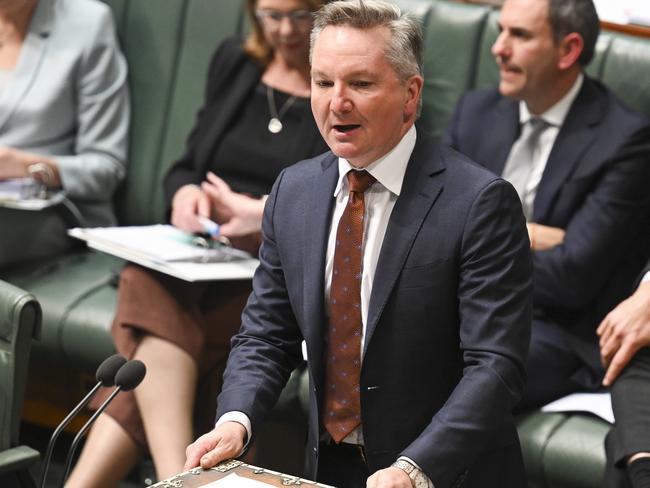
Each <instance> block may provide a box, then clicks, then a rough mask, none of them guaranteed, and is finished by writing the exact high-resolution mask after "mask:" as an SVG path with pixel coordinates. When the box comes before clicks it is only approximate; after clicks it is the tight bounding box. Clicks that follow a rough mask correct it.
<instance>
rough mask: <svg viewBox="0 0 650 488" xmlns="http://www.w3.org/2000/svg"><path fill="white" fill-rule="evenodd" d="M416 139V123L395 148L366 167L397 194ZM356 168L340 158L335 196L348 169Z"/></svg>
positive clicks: (382, 183)
mask: <svg viewBox="0 0 650 488" xmlns="http://www.w3.org/2000/svg"><path fill="white" fill-rule="evenodd" d="M416 139H417V131H416V130H415V125H412V126H411V128H410V129H409V130H408V131H406V134H404V136H403V137H402V139H401V140H400V141H399V143H398V144H397V145H396V146H395V147H394V148H393V149H391V150H390V151H389V152H388V153H386V154H385V155H384V156H382V157H381V158H379V159H378V160H376V161H373V162H372V163H370V164H369V165H368V166H367V167H365V168H364V169H365V170H366V171H368V173H370V174H371V175H372V176H374V177H375V179H376V180H377V181H378V182H379V183H381V185H382V186H383V187H385V188H386V189H387V190H389V191H390V192H391V193H394V194H395V195H397V196H399V194H400V192H401V191H402V183H403V182H404V174H405V173H406V166H407V165H408V162H409V159H410V158H411V153H412V152H413V148H414V147H415V141H416ZM354 169H357V168H355V167H354V166H352V165H351V164H350V163H349V162H348V160H347V159H344V158H339V179H338V182H337V184H336V188H335V189H334V197H336V196H338V194H339V192H340V191H341V189H342V188H343V181H344V180H343V177H344V176H345V175H346V174H347V173H348V171H350V170H354Z"/></svg>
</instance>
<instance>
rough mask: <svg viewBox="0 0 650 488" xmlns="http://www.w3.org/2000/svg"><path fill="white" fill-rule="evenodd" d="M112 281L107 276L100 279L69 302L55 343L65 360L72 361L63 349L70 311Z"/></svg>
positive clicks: (110, 277)
mask: <svg viewBox="0 0 650 488" xmlns="http://www.w3.org/2000/svg"><path fill="white" fill-rule="evenodd" d="M111 279H112V276H110V275H109V276H107V277H105V278H102V279H101V281H98V282H96V284H94V285H92V287H91V288H89V289H87V290H85V291H83V292H82V293H80V294H79V295H77V296H76V297H75V299H74V300H73V301H72V302H70V305H69V306H68V308H67V309H66V311H65V313H64V314H63V315H62V316H61V321H60V322H59V327H58V330H57V338H56V339H57V343H58V345H59V349H60V350H61V353H62V354H63V355H64V357H65V358H66V360H70V359H74V358H70V357H69V356H68V355H67V354H66V351H65V349H64V347H63V328H64V327H65V324H66V322H67V321H68V317H69V316H70V314H71V313H72V311H73V310H74V309H75V307H76V306H77V305H78V304H79V302H81V301H82V300H84V299H86V298H88V297H89V296H91V295H92V294H94V293H96V292H97V291H98V290H99V289H100V288H102V287H104V286H105V285H108V284H110V281H111Z"/></svg>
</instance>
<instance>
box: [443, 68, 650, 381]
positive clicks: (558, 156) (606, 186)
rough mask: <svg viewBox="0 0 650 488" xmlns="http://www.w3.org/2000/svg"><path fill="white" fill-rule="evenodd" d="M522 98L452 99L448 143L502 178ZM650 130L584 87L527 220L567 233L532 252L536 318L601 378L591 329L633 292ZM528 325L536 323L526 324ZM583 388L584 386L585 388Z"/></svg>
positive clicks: (596, 87)
mask: <svg viewBox="0 0 650 488" xmlns="http://www.w3.org/2000/svg"><path fill="white" fill-rule="evenodd" d="M519 125H520V124H519V102H517V101H514V100H512V99H508V98H505V97H503V96H501V95H500V94H499V93H498V91H497V90H496V89H491V90H484V91H477V92H470V93H468V94H466V95H465V96H464V97H463V98H462V99H461V100H460V102H459V103H458V105H457V108H456V112H455V115H454V117H453V119H452V122H451V124H450V126H449V129H448V134H447V139H446V142H447V143H449V144H451V145H452V146H453V147H455V148H456V149H458V150H459V151H461V152H462V153H464V154H466V155H468V156H469V157H470V158H472V159H474V160H475V161H477V162H478V163H480V164H482V165H483V166H485V167H486V168H488V169H489V170H491V171H493V172H494V173H496V174H501V172H502V171H503V167H504V165H505V162H506V159H507V157H508V154H509V152H510V148H511V147H512V145H513V143H514V142H515V140H516V139H517V138H518V137H519ZM649 182H650V128H649V126H648V124H647V121H646V120H645V119H644V118H643V117H641V116H640V115H639V114H637V113H635V112H633V111H631V110H629V109H628V108H627V107H625V106H624V105H623V104H622V102H620V100H618V99H617V98H616V96H615V95H614V94H613V93H612V92H611V91H609V90H608V89H607V88H605V87H604V86H603V85H601V84H600V83H598V82H597V81H594V80H591V79H590V78H588V77H585V80H584V84H583V86H582V88H581V90H580V92H579V94H578V96H577V98H576V100H575V101H574V103H573V105H572V106H571V109H570V110H569V113H568V114H567V117H566V119H565V122H564V124H563V125H562V127H561V129H560V131H559V134H558V136H557V139H556V141H555V144H554V146H553V149H552V151H551V153H550V156H549V159H548V163H547V165H546V169H545V171H544V173H543V176H542V179H541V182H540V184H539V188H538V192H537V196H536V198H535V202H534V208H533V222H536V223H539V224H543V225H549V226H554V227H560V228H562V229H565V230H566V236H565V241H564V244H562V245H560V246H557V247H554V248H552V249H550V250H547V251H538V252H535V253H534V256H533V264H534V266H533V267H534V278H533V282H534V291H533V294H534V295H533V296H534V299H533V303H534V316H535V319H534V320H535V321H536V320H542V321H548V322H550V323H553V324H556V325H558V326H559V327H560V328H561V329H562V330H563V332H564V333H565V335H566V337H567V339H568V340H569V343H570V344H571V345H572V347H573V348H574V350H575V351H576V352H577V353H578V354H579V355H580V356H581V358H582V359H583V361H584V363H585V365H586V366H587V368H588V371H589V373H588V376H589V378H590V379H589V381H590V382H591V383H592V384H590V385H588V386H596V385H597V384H599V383H600V379H601V378H602V366H601V364H600V359H599V354H598V344H597V337H596V334H595V330H596V327H597V326H598V324H599V323H600V321H601V320H602V318H603V317H604V316H605V315H606V314H607V312H609V310H611V309H612V308H614V306H616V305H617V304H618V303H619V302H620V301H621V300H623V299H624V298H625V297H626V296H628V295H629V293H630V287H631V285H632V284H633V283H634V281H635V277H636V276H637V274H638V273H639V271H640V270H641V268H642V267H643V265H644V264H645V263H646V261H647V258H648V254H649V253H650V225H649V222H648V218H649V215H650V192H649V191H648V183H649ZM533 326H534V323H533ZM586 386H587V385H586Z"/></svg>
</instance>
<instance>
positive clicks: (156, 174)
mask: <svg viewBox="0 0 650 488" xmlns="http://www.w3.org/2000/svg"><path fill="white" fill-rule="evenodd" d="M188 11H189V7H188V0H185V1H184V2H183V7H182V10H181V15H180V18H181V20H180V29H179V33H178V37H179V39H178V46H177V48H176V52H175V53H174V62H173V66H178V63H179V61H180V58H181V53H182V52H183V48H184V45H185V33H186V31H187V28H186V27H187V16H188ZM172 73H173V74H172V80H171V83H170V84H169V93H168V96H167V100H166V104H165V110H164V113H163V115H162V117H163V120H164V121H165V124H164V125H163V127H162V128H161V134H162V136H163V137H162V138H161V141H164V140H165V139H167V133H168V132H169V130H170V125H171V116H170V111H171V107H172V102H173V98H174V93H175V92H176V86H177V84H178V77H179V72H178V70H177V69H174V70H172ZM163 146H164V145H163V144H159V145H158V149H157V151H156V159H155V160H156V164H155V166H154V171H153V181H156V182H160V181H161V180H160V177H161V174H160V173H161V168H162V167H163V166H164V165H163V163H162V161H161V158H162V151H163ZM159 186H161V185H159ZM161 191H162V189H161V188H158V189H157V190H154V191H152V192H151V193H150V195H149V209H154V208H156V207H157V205H156V198H157V197H158V196H159V195H160V192H161ZM163 208H164V205H163ZM148 220H149V221H150V222H149V223H151V222H153V221H157V220H158V218H157V217H156V216H155V215H152V214H150V215H149V219H148Z"/></svg>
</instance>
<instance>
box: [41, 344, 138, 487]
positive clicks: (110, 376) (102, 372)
mask: <svg viewBox="0 0 650 488" xmlns="http://www.w3.org/2000/svg"><path fill="white" fill-rule="evenodd" d="M124 363H126V359H124V358H123V357H122V356H120V355H119V354H114V355H112V356H111V357H109V358H106V359H104V361H103V362H102V364H100V365H99V367H98V368H97V372H96V373H95V378H97V384H96V385H95V386H94V387H93V389H92V390H90V392H89V393H88V394H87V395H86V396H85V397H84V398H83V400H81V402H79V404H78V405H77V406H76V407H74V409H73V410H72V411H71V412H70V413H69V414H68V416H67V417H66V418H64V419H63V421H62V422H61V423H60V424H59V425H58V426H57V427H56V429H55V430H54V433H53V434H52V437H50V442H49V443H48V444H47V449H46V451H45V458H44V460H43V471H42V472H41V482H40V483H39V486H40V487H41V488H44V487H45V477H46V476H47V471H48V469H49V468H50V461H51V459H52V451H53V450H54V443H55V442H56V439H57V438H58V437H59V434H61V432H63V429H65V428H66V426H67V425H68V424H69V423H70V421H71V420H72V419H73V418H74V417H75V415H77V414H78V413H79V412H80V411H81V409H82V408H84V407H85V406H86V404H87V403H88V402H89V401H90V399H91V398H92V397H93V396H95V393H97V390H99V388H101V387H102V386H113V385H114V384H115V375H116V374H117V372H118V370H119V369H120V368H121V367H122V366H123V365H124Z"/></svg>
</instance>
